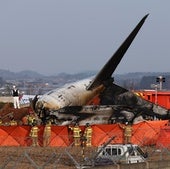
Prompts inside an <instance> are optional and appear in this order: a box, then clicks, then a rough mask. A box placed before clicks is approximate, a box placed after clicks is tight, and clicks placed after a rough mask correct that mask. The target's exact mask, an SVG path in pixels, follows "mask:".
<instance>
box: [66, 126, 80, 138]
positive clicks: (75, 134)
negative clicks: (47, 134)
mask: <svg viewBox="0 0 170 169" xmlns="http://www.w3.org/2000/svg"><path fill="white" fill-rule="evenodd" d="M69 128H70V129H71V130H73V137H81V129H80V127H79V126H74V127H69Z"/></svg>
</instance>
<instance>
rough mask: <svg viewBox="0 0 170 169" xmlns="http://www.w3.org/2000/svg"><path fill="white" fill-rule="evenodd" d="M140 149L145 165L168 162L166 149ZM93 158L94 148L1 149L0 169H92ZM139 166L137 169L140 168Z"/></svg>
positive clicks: (153, 147)
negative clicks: (144, 153)
mask: <svg viewBox="0 0 170 169" xmlns="http://www.w3.org/2000/svg"><path fill="white" fill-rule="evenodd" d="M141 148H142V149H143V151H144V152H147V153H148V158H147V159H146V162H153V161H155V162H157V163H158V162H159V161H160V163H161V162H162V161H163V160H164V161H165V160H170V150H169V149H168V148H166V147H163V146H161V145H160V146H159V148H157V147H155V146H145V147H141ZM96 154H97V147H81V146H79V147H75V146H73V145H70V146H69V147H0V169H21V168H24V169H56V168H59V169H61V168H62V169H71V168H95V167H96V166H95V165H94V157H96ZM119 165H120V164H119ZM136 165H137V164H136ZM138 165H139V166H138V168H140V165H141V164H140V163H139V164H138ZM143 165H144V164H143ZM146 165H147V163H145V166H146ZM117 166H118V164H117V163H114V164H112V165H107V164H104V167H105V168H109V167H110V168H111V167H112V168H113V167H117ZM101 167H103V166H101ZM97 168H100V166H98V167H97Z"/></svg>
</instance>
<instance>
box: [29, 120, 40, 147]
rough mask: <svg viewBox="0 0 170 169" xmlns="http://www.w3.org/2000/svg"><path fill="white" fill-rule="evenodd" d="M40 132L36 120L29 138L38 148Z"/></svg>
mask: <svg viewBox="0 0 170 169" xmlns="http://www.w3.org/2000/svg"><path fill="white" fill-rule="evenodd" d="M38 131H39V129H38V127H37V122H36V120H34V122H33V124H32V128H31V131H30V134H29V136H30V137H31V139H32V146H34V147H35V146H38Z"/></svg>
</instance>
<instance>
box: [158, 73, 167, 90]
mask: <svg viewBox="0 0 170 169" xmlns="http://www.w3.org/2000/svg"><path fill="white" fill-rule="evenodd" d="M156 82H159V89H160V90H162V83H163V82H165V78H164V77H163V76H158V77H157V78H156Z"/></svg>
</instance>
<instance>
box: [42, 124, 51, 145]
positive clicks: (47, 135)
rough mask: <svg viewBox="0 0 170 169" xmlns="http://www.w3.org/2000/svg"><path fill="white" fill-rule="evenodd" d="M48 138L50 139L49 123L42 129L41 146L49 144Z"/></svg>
mask: <svg viewBox="0 0 170 169" xmlns="http://www.w3.org/2000/svg"><path fill="white" fill-rule="evenodd" d="M50 137H51V123H50V122H48V123H47V124H46V125H45V127H44V132H43V146H44V147H46V146H48V145H49V143H50Z"/></svg>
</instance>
